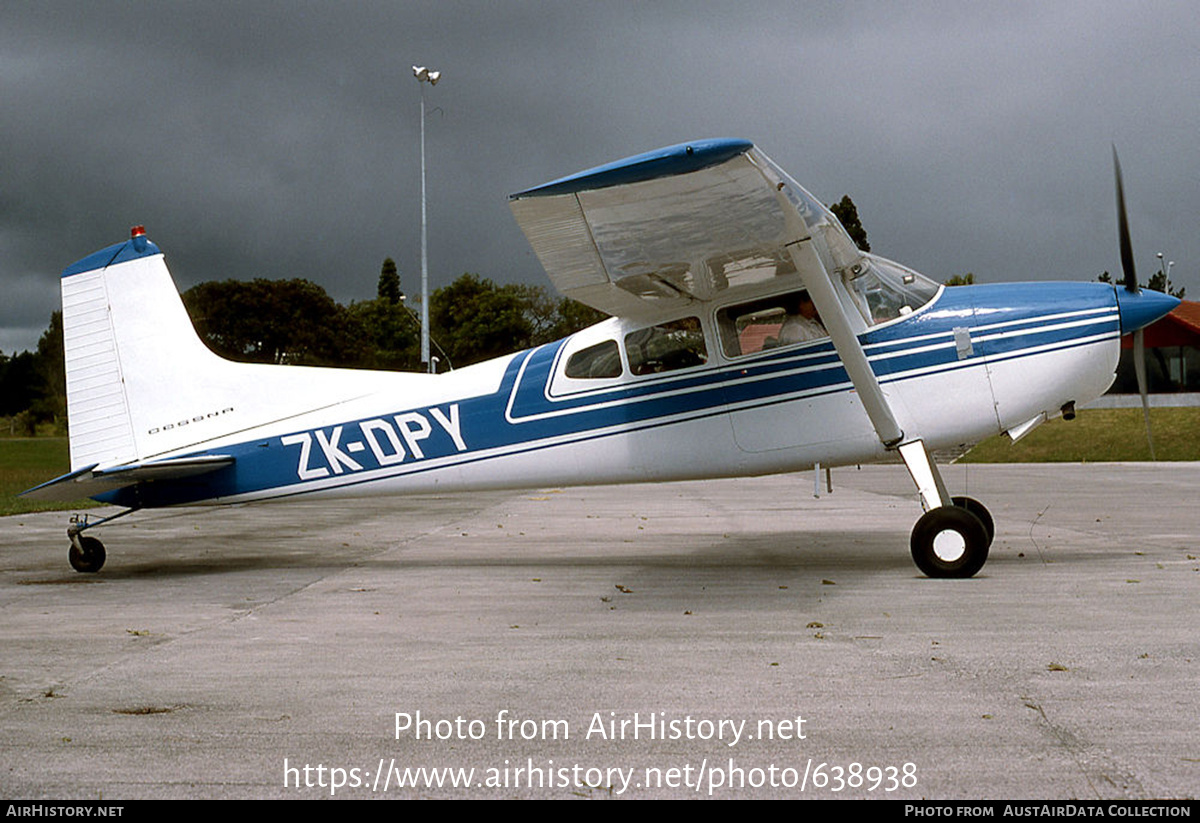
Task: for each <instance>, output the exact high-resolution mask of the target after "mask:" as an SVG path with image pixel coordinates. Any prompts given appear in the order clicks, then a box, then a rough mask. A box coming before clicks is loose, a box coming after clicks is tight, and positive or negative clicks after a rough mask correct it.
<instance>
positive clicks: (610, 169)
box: [508, 137, 754, 200]
mask: <svg viewBox="0 0 1200 823" xmlns="http://www.w3.org/2000/svg"><path fill="white" fill-rule="evenodd" d="M752 148H754V143H752V142H750V141H749V140H741V139H737V138H728V137H723V138H716V139H710V140H692V141H690V142H687V143H677V144H675V145H673V146H665V147H664V148H661V149H655V150H653V151H648V152H643V153H642V154H635V155H633V156H632V157H626V158H625V159H623V160H617V161H615V162H612V163H606V164H604V165H602V166H596V167H595V168H591V169H587V170H585V171H581V172H577V173H576V174H572V175H568V176H567V177H561V178H559V179H558V180H552V181H551V182H549V183H544V184H542V185H540V186H535V187H533V188H531V189H526V190H525V191H522V192H517V193H516V194H512V195H509V198H508V199H509V200H519V199H520V198H522V197H539V196H548V195H553V194H571V193H575V192H580V191H587V190H589V189H603V188H609V187H611V186H622V185H627V184H630V183H641V182H643V181H646V180H653V179H655V178H658V177H672V176H674V175H678V174H687V173H688V172H693V171H700V170H701V169H705V168H708V167H709V166H715V165H716V164H718V163H724V162H725V161H726V160H729V159H730V158H733V157H736V156H737V155H739V154H745V153H746V152H748V151H749V150H750V149H752Z"/></svg>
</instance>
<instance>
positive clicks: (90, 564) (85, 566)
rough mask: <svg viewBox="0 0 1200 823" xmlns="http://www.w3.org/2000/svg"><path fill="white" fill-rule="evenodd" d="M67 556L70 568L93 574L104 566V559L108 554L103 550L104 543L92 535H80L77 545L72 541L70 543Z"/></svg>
mask: <svg viewBox="0 0 1200 823" xmlns="http://www.w3.org/2000/svg"><path fill="white" fill-rule="evenodd" d="M80 548H82V551H81V550H80ZM67 558H68V559H69V560H70V561H71V568H73V569H74V570H75V571H77V572H82V573H84V574H95V573H96V572H98V571H100V569H102V568H103V567H104V561H105V560H106V559H107V558H108V555H107V554H106V553H105V551H104V544H103V543H101V542H100V541H99V540H97V539H96V538H94V537H81V538H79V547H76V545H75V544H74V543H72V544H71V550H70V552H68V553H67Z"/></svg>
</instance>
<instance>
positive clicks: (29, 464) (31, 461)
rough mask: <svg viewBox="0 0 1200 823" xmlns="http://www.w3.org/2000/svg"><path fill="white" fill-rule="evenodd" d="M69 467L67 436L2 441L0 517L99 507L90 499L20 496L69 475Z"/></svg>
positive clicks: (0, 450) (0, 445)
mask: <svg viewBox="0 0 1200 823" xmlns="http://www.w3.org/2000/svg"><path fill="white" fill-rule="evenodd" d="M69 465H70V457H69V455H68V451H67V438H65V437H19V438H11V439H0V515H7V514H21V513H23V512H36V511H54V510H56V509H79V508H85V507H90V506H96V505H98V504H97V503H95V502H94V501H91V500H87V499H83V500H72V501H69V502H65V503H59V502H41V501H34V500H25V499H22V498H19V497H17V495H18V494H20V493H21V492H23V491H25V490H26V489H31V488H33V487H34V486H36V485H38V484H39V483H45V482H46V481H47V480H53V479H54V478H55V477H58V476H59V475H60V474H66V473H67V472H68V471H69V470H70V469H69Z"/></svg>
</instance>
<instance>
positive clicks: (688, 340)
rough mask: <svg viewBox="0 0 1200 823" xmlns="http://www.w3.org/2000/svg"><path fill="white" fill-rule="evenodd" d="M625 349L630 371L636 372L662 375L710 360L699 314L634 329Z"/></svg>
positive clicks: (628, 336)
mask: <svg viewBox="0 0 1200 823" xmlns="http://www.w3.org/2000/svg"><path fill="white" fill-rule="evenodd" d="M625 352H626V354H627V356H628V357H629V370H630V371H631V372H633V373H634V374H659V373H661V372H668V371H675V370H676V369H686V368H690V367H692V366H702V365H704V364H705V363H707V362H708V349H707V348H705V346H704V331H703V329H702V328H701V327H700V318H698V317H685V318H683V319H682V320H675V321H673V322H670V323H663V324H661V325H658V326H651V327H650V328H648V329H638V330H637V331H635V332H630V333H629V334H627V335H625Z"/></svg>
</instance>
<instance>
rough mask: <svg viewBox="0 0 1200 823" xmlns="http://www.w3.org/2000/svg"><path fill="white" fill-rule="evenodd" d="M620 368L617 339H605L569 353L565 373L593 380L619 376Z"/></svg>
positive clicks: (581, 378) (577, 378)
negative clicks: (571, 353)
mask: <svg viewBox="0 0 1200 823" xmlns="http://www.w3.org/2000/svg"><path fill="white" fill-rule="evenodd" d="M622 370H623V369H622V367H621V351H620V349H618V348H617V341H616V340H605V341H604V342H603V343H597V344H596V345H594V346H588V347H587V348H586V349H581V350H579V351H577V352H575V353H574V354H573V355H571V357H570V359H569V360H567V368H566V375H567V377H573V378H575V379H576V380H595V379H598V378H605V377H620V376H621V372H622Z"/></svg>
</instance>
